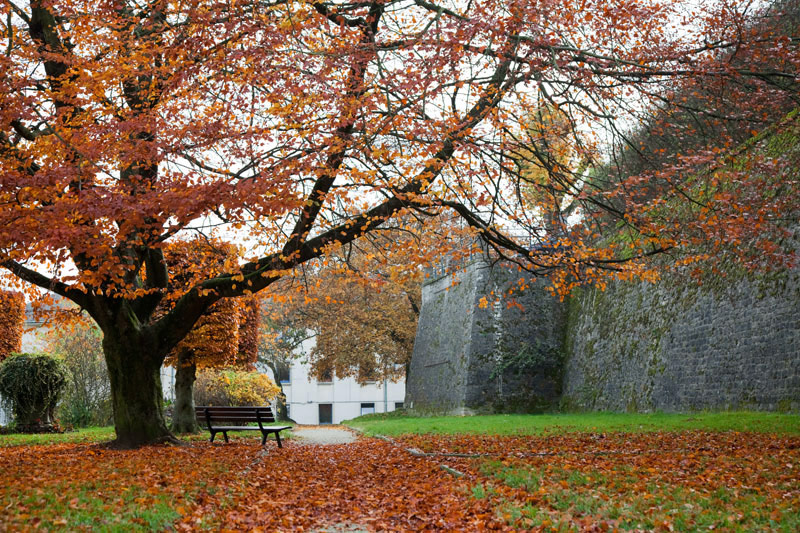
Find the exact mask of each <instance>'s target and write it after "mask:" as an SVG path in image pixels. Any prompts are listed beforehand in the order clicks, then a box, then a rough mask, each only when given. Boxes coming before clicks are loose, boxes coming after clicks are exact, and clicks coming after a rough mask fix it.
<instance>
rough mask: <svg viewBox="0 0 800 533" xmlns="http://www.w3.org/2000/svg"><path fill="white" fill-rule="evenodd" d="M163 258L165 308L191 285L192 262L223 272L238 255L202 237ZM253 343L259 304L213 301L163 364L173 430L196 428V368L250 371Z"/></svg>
mask: <svg viewBox="0 0 800 533" xmlns="http://www.w3.org/2000/svg"><path fill="white" fill-rule="evenodd" d="M165 256H166V261H167V264H168V265H169V268H170V271H171V272H172V280H173V281H174V285H173V287H171V291H172V295H171V297H170V298H169V299H168V301H167V302H166V304H165V308H168V307H170V306H171V305H172V304H173V303H174V299H175V298H178V297H180V296H181V295H182V294H183V293H184V292H185V291H186V290H187V289H188V288H189V287H191V286H192V285H193V283H194V279H195V277H196V276H197V275H198V272H197V269H196V267H194V268H193V265H195V264H196V263H197V264H200V265H202V269H204V271H207V270H218V271H222V270H223V269H224V268H226V265H228V266H229V265H230V264H231V263H235V262H236V260H237V258H238V254H237V250H236V247H235V246H233V245H231V244H230V243H226V242H222V241H217V240H206V239H195V240H192V241H178V242H175V243H173V244H171V245H170V246H169V247H168V248H167V250H166V253H165ZM257 346H258V304H257V302H256V301H255V300H254V299H253V298H249V299H245V298H229V299H224V300H220V301H218V302H217V303H215V304H214V305H212V306H211V307H210V308H209V309H208V310H207V311H206V312H205V313H204V314H203V315H202V316H201V317H200V319H199V320H198V321H197V322H196V323H195V325H194V327H193V328H192V330H191V331H190V332H189V334H188V335H186V337H184V339H183V340H182V341H181V342H180V343H178V345H177V346H176V347H175V348H173V349H172V351H171V352H170V353H169V354H168V356H167V358H166V364H167V365H170V366H174V367H175V405H174V409H173V414H172V430H173V431H175V432H177V433H192V432H195V431H197V430H198V429H199V428H198V426H197V420H196V418H195V413H194V401H193V397H192V389H193V387H194V383H195V380H196V379H197V370H198V369H202V368H221V367H231V366H239V367H242V368H246V369H248V370H252V369H253V364H254V363H255V361H256V358H257V355H258V354H257Z"/></svg>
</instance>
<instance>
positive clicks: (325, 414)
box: [319, 403, 333, 424]
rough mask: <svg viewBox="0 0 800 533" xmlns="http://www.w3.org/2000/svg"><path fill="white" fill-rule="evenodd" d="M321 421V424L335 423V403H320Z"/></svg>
mask: <svg viewBox="0 0 800 533" xmlns="http://www.w3.org/2000/svg"><path fill="white" fill-rule="evenodd" d="M319 423H320V424H333V404H332V403H321V404H319Z"/></svg>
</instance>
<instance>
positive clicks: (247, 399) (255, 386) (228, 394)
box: [194, 369, 281, 406]
mask: <svg viewBox="0 0 800 533" xmlns="http://www.w3.org/2000/svg"><path fill="white" fill-rule="evenodd" d="M280 392H281V390H280V389H279V388H278V386H277V385H275V382H274V381H272V379H270V377H269V376H267V375H266V374H261V373H259V372H244V371H241V370H230V369H226V370H216V369H207V370H203V371H202V372H200V373H199V375H198V376H197V381H196V382H195V384H194V402H195V404H196V405H220V406H229V405H233V406H236V405H268V404H269V403H270V402H272V400H274V399H275V398H277V396H278V394H280Z"/></svg>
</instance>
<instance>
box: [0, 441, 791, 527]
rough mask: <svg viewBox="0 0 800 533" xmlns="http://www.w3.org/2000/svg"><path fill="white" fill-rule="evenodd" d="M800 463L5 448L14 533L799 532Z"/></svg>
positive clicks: (446, 445) (679, 446)
mask: <svg viewBox="0 0 800 533" xmlns="http://www.w3.org/2000/svg"><path fill="white" fill-rule="evenodd" d="M408 446H415V447H417V448H421V449H423V450H424V451H426V452H429V453H436V454H437V455H433V456H423V457H415V456H413V455H411V454H409V453H408V452H407V451H406V450H405V448H406V447H408ZM449 453H462V454H484V455H482V456H480V457H455V456H452V455H446V454H449ZM442 464H445V465H448V466H450V467H451V468H454V469H456V470H458V471H460V472H462V473H463V474H465V475H464V476H463V477H455V476H453V475H451V474H450V473H448V472H447V471H445V470H444V469H442V468H441V465H442ZM798 464H800V437H797V436H776V435H767V434H754V433H738V432H725V433H713V432H704V431H688V432H679V433H644V434H614V433H609V434H567V435H551V436H492V435H453V436H435V435H421V436H405V437H400V438H398V439H397V441H396V442H395V443H394V444H392V443H389V442H385V441H382V440H378V439H368V438H362V439H360V440H359V441H357V442H356V443H354V444H349V445H330V446H315V445H303V444H299V443H298V442H296V441H292V440H290V441H288V442H287V443H286V445H285V447H284V448H283V449H278V448H277V447H276V445H275V444H274V443H273V442H270V443H269V444H268V445H267V448H266V450H265V451H264V452H262V448H261V447H260V446H259V445H258V439H257V438H253V437H243V438H236V437H234V439H233V440H232V442H231V444H229V445H224V444H219V445H211V444H209V443H207V442H205V441H202V442H201V441H194V442H192V443H190V444H189V445H187V446H182V447H172V446H152V447H145V448H142V449H139V450H135V451H127V452H120V451H112V450H107V449H103V448H101V447H97V446H90V445H85V444H63V445H52V446H28V447H22V446H19V447H7V448H0V467H2V468H0V504H2V509H3V513H4V514H3V518H4V523H5V526H6V527H8V528H10V529H14V530H26V529H32V528H33V527H32V526H33V525H39V526H40V527H47V528H54V527H60V528H64V529H71V530H81V529H83V530H89V529H92V528H93V527H94V528H97V527H102V526H104V525H105V526H107V527H114V526H115V524H116V525H117V527H120V526H121V522H120V521H122V520H127V521H128V522H125V523H127V524H133V526H135V525H136V524H138V522H136V521H135V520H142V518H141V517H142V516H147V515H146V512H147V511H148V510H149V509H153V508H155V507H156V506H165V507H164V509H166V510H168V512H167V511H166V510H165V512H164V513H165V516H168V517H169V518H168V520H167V521H166V522H162V523H161V528H164V529H166V528H169V527H172V528H174V529H176V530H179V531H194V530H197V529H198V528H200V527H206V528H210V529H215V530H223V529H228V530H231V531H242V530H247V531H251V530H252V531H258V530H261V531H307V530H310V529H324V528H326V527H332V526H334V525H339V526H348V527H354V528H357V529H359V530H367V531H485V530H505V531H520V530H532V531H551V528H556V529H567V530H578V531H598V530H607V531H611V530H614V529H639V530H654V531H669V530H671V529H674V530H687V529H688V530H691V529H700V528H701V529H709V528H713V529H717V530H719V529H722V530H725V531H753V530H777V531H781V530H784V531H792V530H793V529H792V528H794V527H795V526H796V525H797V524H798V521H799V520H800V516H798V512H797V509H798V508H800V507H799V506H798V505H799V504H800V477H799V476H797V475H796V469H797V467H798ZM137 512H138V513H139V514H138V515H137V514H136V513H137ZM139 525H140V526H142V527H144V524H139Z"/></svg>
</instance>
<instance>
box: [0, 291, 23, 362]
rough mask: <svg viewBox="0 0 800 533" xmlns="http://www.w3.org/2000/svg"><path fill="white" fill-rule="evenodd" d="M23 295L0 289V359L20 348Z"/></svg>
mask: <svg viewBox="0 0 800 533" xmlns="http://www.w3.org/2000/svg"><path fill="white" fill-rule="evenodd" d="M24 322H25V297H24V296H23V295H22V293H19V292H11V291H0V361H2V360H3V359H5V358H6V357H8V355H9V354H11V353H14V352H19V351H20V350H21V349H22V327H23V323H24Z"/></svg>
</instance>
